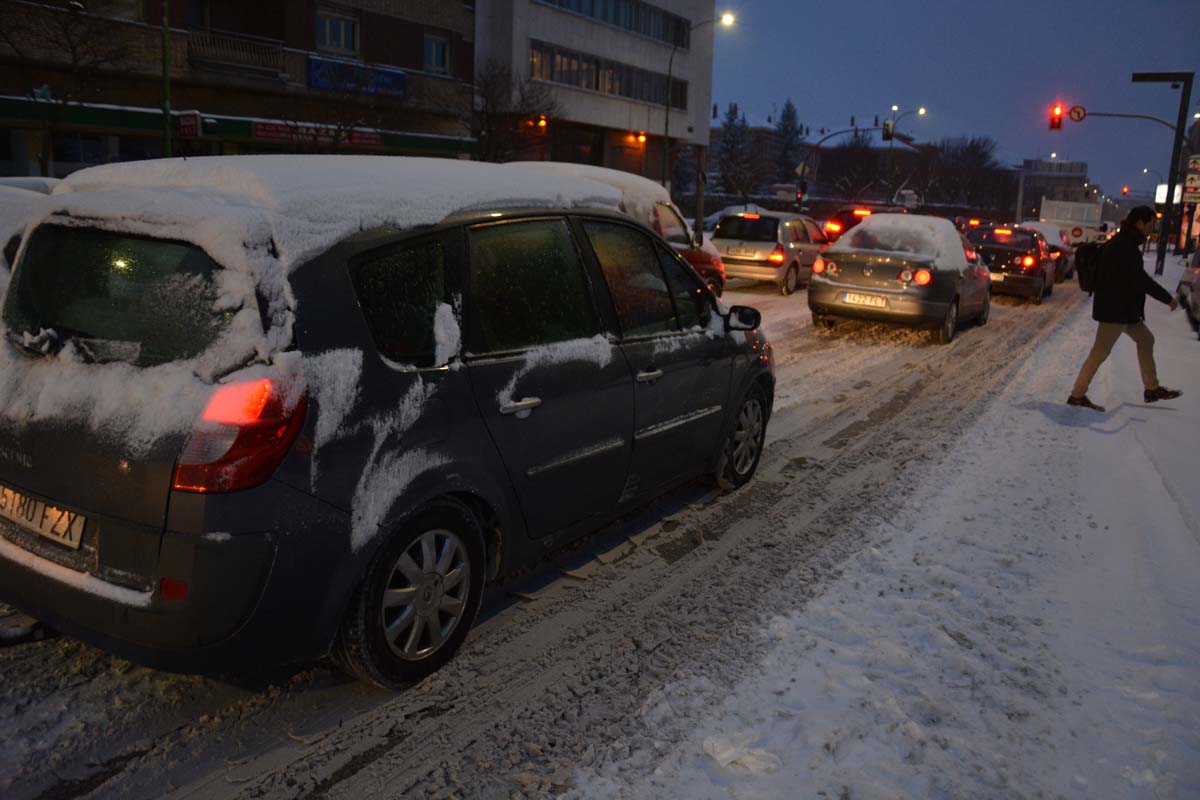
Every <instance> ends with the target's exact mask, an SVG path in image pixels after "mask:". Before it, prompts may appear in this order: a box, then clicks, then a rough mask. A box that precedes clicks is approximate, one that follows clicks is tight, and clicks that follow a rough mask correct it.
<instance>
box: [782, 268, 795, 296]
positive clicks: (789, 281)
mask: <svg viewBox="0 0 1200 800" xmlns="http://www.w3.org/2000/svg"><path fill="white" fill-rule="evenodd" d="M799 286H800V270H798V269H796V265H795V264H793V265H792V266H790V267H788V271H787V272H785V273H784V274H783V280H782V281H781V282H780V284H779V292H780V294H782V295H783V296H784V297H787V296H788V295H789V294H792V293H794V292H795V291H796V289H797V288H799Z"/></svg>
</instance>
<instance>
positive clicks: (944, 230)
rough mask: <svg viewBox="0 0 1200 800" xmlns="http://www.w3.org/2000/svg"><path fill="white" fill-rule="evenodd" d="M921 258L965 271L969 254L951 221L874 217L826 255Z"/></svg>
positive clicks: (877, 215)
mask: <svg viewBox="0 0 1200 800" xmlns="http://www.w3.org/2000/svg"><path fill="white" fill-rule="evenodd" d="M863 249H865V250H867V251H870V252H878V253H885V254H886V253H891V254H896V255H900V256H905V255H917V256H926V257H932V258H934V259H936V260H937V261H938V262H939V263H940V264H942V265H943V266H945V267H949V268H954V269H965V268H966V266H967V256H966V251H965V250H964V249H963V243H962V237H961V235H960V234H959V232H958V229H957V228H955V227H954V223H952V222H951V221H950V220H948V219H942V218H941V217H927V216H923V215H921V214H872V215H871V216H869V217H867V218H866V219H865V220H863V221H862V222H861V223H859V224H858V225H856V226H854V227H853V228H852V229H851V230H850V232H849V233H847V234H846V235H845V236H842V237H841V238H839V239H838V240H837V241H836V242H834V243H833V245H832V246H831V247H830V248H829V249H828V250H826V251H825V252H826V253H828V254H830V255H837V254H838V253H848V252H850V251H852V250H863Z"/></svg>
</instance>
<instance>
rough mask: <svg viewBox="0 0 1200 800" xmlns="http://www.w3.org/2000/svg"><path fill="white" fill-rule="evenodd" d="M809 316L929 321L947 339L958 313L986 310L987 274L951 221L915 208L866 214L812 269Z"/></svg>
mask: <svg viewBox="0 0 1200 800" xmlns="http://www.w3.org/2000/svg"><path fill="white" fill-rule="evenodd" d="M808 307H809V310H810V311H812V318H813V323H814V324H815V325H817V326H820V327H833V326H834V325H835V324H836V323H837V321H838V320H839V319H859V320H867V321H870V322H886V323H892V324H899V325H905V326H908V327H913V328H928V329H931V330H932V332H933V337H934V339H935V340H936V341H938V342H940V343H942V344H949V343H950V342H951V341H953V339H954V337H955V334H956V333H957V331H958V329H959V326H960V325H961V323H962V322H963V321H967V320H974V321H975V322H976V323H978V324H979V325H984V324H986V323H987V321H988V316H989V314H990V313H991V281H990V280H989V278H988V273H987V270H986V269H985V268H984V267H983V265H982V264H981V263H980V262H979V259H978V256H977V255H976V253H975V251H974V250H973V248H971V247H970V245H968V244H967V242H966V241H965V240H964V239H963V238H962V236H961V235H960V234H959V232H958V231H957V230H956V229H955V227H954V223H953V222H951V221H950V220H948V219H943V218H941V217H930V216H924V215H919V214H872V215H871V216H870V217H868V218H867V219H865V220H864V221H863V222H862V223H860V224H859V225H857V226H855V228H854V230H852V231H851V232H850V233H848V234H846V235H845V236H843V237H842V238H840V239H838V241H837V242H835V243H834V244H833V246H831V247H830V248H829V249H828V250H826V251H825V252H824V253H823V254H822V256H821V259H820V260H819V261H818V262H817V264H816V266H815V267H814V269H813V278H812V283H811V284H810V285H809V287H808Z"/></svg>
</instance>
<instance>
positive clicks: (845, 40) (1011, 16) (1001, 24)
mask: <svg viewBox="0 0 1200 800" xmlns="http://www.w3.org/2000/svg"><path fill="white" fill-rule="evenodd" d="M716 10H717V13H718V14H720V13H722V12H724V11H727V10H728V11H733V12H734V13H735V14H737V18H738V23H737V26H736V27H735V28H733V29H724V28H718V29H717V30H716V31H715V37H716V56H715V61H714V64H713V102H715V103H717V104H718V105H719V107H720V109H721V112H722V113H723V112H724V110H725V108H726V106H727V105H728V104H729V103H730V102H736V103H738V106H739V108H740V109H743V110H744V111H745V112H746V113H747V115H748V116H749V117H750V118H751V119H752V120H753V121H756V122H762V123H765V120H766V117H767V116H768V115H772V114H773V113H775V112H776V109H777V107H778V106H782V105H783V102H784V100H786V99H787V98H788V97H789V96H790V97H791V98H792V101H793V102H794V103H795V104H796V106H797V108H798V109H799V112H800V121H801V123H802V124H804V125H807V126H809V127H811V128H812V129H813V131H814V138H815V131H816V129H817V128H819V127H825V128H831V129H832V128H840V127H846V126H847V125H848V123H849V120H850V115H851V114H854V115H856V117H857V121H858V124H860V125H862V124H863V121H864V120H865V121H866V124H868V125H869V124H870V122H871V120H872V118H873V117H874V115H875V114H879V115H880V117H881V118H882V117H883V116H884V115H886V114H889V113H890V109H891V106H892V104H893V103H895V104H897V105H899V106H900V108H901V109H902V110H904V109H909V108H916V107H917V106H919V105H925V106H927V107H928V109H929V114H928V116H926V117H924V118H920V117H917V116H916V115H913V116H911V117H908V118H906V119H905V120H904V121H903V122H902V123H901V125H900V130H901V131H904V132H906V133H909V134H912V135H914V136H916V137H917V140H918V141H927V140H937V139H940V138H942V137H946V136H958V135H963V134H966V135H986V136H990V137H992V138H993V139H995V140H996V141H997V143H998V144H999V154H1000V158H1001V159H1002V161H1004V162H1005V163H1006V164H1008V163H1019V162H1020V161H1021V160H1022V159H1025V158H1033V157H1036V156H1042V157H1046V156H1048V155H1049V154H1050V153H1051V152H1057V154H1058V158H1066V159H1072V160H1078V161H1086V162H1088V171H1089V175H1090V176H1091V178H1092V179H1093V181H1096V182H1099V183H1100V184H1101V186H1103V187H1104V190H1105V191H1111V192H1119V190H1120V186H1121V185H1122V184H1128V185H1129V187H1130V189H1131V190H1132V191H1137V190H1145V191H1150V190H1152V189H1153V185H1154V183H1155V182H1156V179H1155V178H1154V177H1153V176H1152V175H1143V174H1142V168H1143V167H1149V168H1151V169H1153V170H1158V171H1159V172H1160V173H1163V174H1164V175H1165V174H1166V172H1167V168H1168V160H1169V158H1170V150H1171V137H1172V133H1171V131H1170V130H1168V129H1167V128H1165V127H1163V126H1161V125H1157V124H1155V123H1152V122H1147V121H1141V120H1122V119H1103V118H1096V119H1087V120H1084V121H1083V122H1082V123H1079V124H1076V123H1073V122H1071V121H1070V120H1065V121H1064V122H1063V129H1062V130H1061V131H1050V130H1048V129H1047V116H1048V109H1049V107H1050V105H1051V104H1052V103H1053V101H1055V100H1062V101H1063V102H1064V104H1065V105H1066V106H1067V107H1068V108H1069V107H1070V106H1072V105H1075V104H1079V105H1083V106H1085V107H1086V108H1087V109H1088V110H1089V111H1108V112H1121V113H1141V114H1152V115H1154V116H1158V117H1162V118H1164V119H1167V120H1168V121H1170V122H1171V123H1172V124H1174V122H1175V118H1176V115H1177V113H1178V109H1179V94H1180V92H1179V90H1172V89H1171V88H1170V85H1169V84H1134V83H1132V82H1131V81H1130V75H1131V73H1133V72H1135V71H1136V72H1150V71H1184V72H1198V73H1200V2H1196V0H1147V1H1146V2H1140V3H1118V2H1112V1H1111V0H1052V1H1051V2H1044V3H1039V2H1027V1H1026V2H1005V3H989V2H976V3H962V2H947V0H932V1H930V0H926V1H925V2H921V3H899V2H895V1H894V0H856V2H853V3H821V4H808V3H799V2H796V0H733V2H730V3H723V2H721V0H718V4H717V9H716ZM1196 111H1200V87H1198V86H1193V89H1192V97H1191V107H1190V108H1189V110H1188V123H1189V124H1190V123H1191V122H1193V121H1194V120H1192V114H1194V113H1195V112H1196Z"/></svg>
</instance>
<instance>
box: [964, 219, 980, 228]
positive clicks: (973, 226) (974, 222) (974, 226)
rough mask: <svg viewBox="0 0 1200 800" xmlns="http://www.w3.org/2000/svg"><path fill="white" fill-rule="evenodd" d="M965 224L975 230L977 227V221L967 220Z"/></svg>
mask: <svg viewBox="0 0 1200 800" xmlns="http://www.w3.org/2000/svg"><path fill="white" fill-rule="evenodd" d="M967 224H968V225H970V226H971V227H972V228H976V227H978V226H979V220H977V219H969V220H967Z"/></svg>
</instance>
